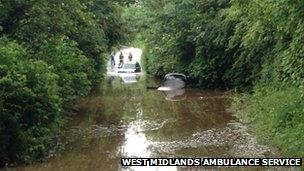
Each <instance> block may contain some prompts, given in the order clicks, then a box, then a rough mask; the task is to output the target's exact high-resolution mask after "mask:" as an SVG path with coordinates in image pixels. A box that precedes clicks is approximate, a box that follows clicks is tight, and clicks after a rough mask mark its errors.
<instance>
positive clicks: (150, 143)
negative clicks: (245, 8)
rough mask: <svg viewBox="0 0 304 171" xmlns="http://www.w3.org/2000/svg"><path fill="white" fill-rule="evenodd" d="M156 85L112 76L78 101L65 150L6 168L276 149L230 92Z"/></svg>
mask: <svg viewBox="0 0 304 171" xmlns="http://www.w3.org/2000/svg"><path fill="white" fill-rule="evenodd" d="M157 85H158V84H157V83H155V82H154V81H153V80H152V79H146V78H145V77H144V76H142V77H141V78H140V79H138V82H137V83H134V84H125V83H123V81H122V79H121V78H119V77H109V78H107V79H106V80H105V81H104V82H103V83H102V86H101V88H100V91H99V92H96V94H94V95H92V96H90V97H87V98H85V99H82V100H80V101H79V102H78V103H77V105H76V107H77V109H78V111H79V115H78V116H76V117H75V119H73V120H71V121H70V122H69V123H68V125H69V126H68V127H67V128H66V130H65V131H63V132H62V135H60V136H59V142H58V148H62V149H65V150H63V151H62V152H61V153H59V154H58V155H56V156H53V157H50V158H49V159H47V160H46V161H45V162H43V163H40V164H36V165H31V166H27V167H17V168H13V169H7V170H22V171H23V170H24V171H32V170H33V171H34V170H35V171H36V170H38V171H39V170H46V171H53V170H105V171H112V170H113V171H117V170H123V171H129V170H130V171H131V170H153V171H158V170H166V171H168V170H187V168H176V167H163V168H161V167H159V168H158V167H151V168H148V167H146V168H144V167H133V168H121V166H120V158H121V157H265V156H266V157H267V156H271V155H272V153H271V150H270V149H269V148H267V147H266V146H263V145H260V144H258V142H257V140H256V139H255V137H254V136H252V135H251V134H249V133H248V131H247V129H246V127H245V126H244V125H242V124H240V123H239V122H237V120H236V118H235V117H233V115H232V113H231V112H230V110H229V106H230V100H229V98H228V95H227V94H226V93H224V92H215V91H203V90H198V89H186V90H185V91H184V92H183V93H181V92H177V96H178V98H176V97H175V96H174V93H173V94H165V93H163V92H160V91H157V90H154V89H147V87H149V86H157ZM205 169H206V168H198V167H196V168H195V170H205ZM192 170H193V169H192ZM226 170H231V169H228V168H226ZM233 170H235V168H234V169H233ZM243 170H244V169H243ZM250 170H252V169H250ZM255 170H259V169H255Z"/></svg>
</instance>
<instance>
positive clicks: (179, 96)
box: [164, 88, 187, 101]
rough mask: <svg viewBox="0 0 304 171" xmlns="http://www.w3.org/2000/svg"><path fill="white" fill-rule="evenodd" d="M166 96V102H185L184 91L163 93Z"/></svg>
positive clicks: (177, 90)
mask: <svg viewBox="0 0 304 171" xmlns="http://www.w3.org/2000/svg"><path fill="white" fill-rule="evenodd" d="M164 93H165V94H166V100H170V101H180V100H185V99H186V97H187V96H186V94H185V93H186V89H184V88H183V89H176V90H170V91H165V92H164Z"/></svg>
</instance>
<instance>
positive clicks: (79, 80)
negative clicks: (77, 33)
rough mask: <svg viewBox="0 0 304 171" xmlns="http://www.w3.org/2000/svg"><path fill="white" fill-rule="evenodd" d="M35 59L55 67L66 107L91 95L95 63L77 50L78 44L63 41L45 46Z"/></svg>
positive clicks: (35, 55) (42, 46)
mask: <svg viewBox="0 0 304 171" xmlns="http://www.w3.org/2000/svg"><path fill="white" fill-rule="evenodd" d="M34 58H37V59H40V60H43V61H45V62H47V63H48V64H49V65H52V66H53V67H54V71H55V73H56V74H58V76H59V79H58V86H59V91H60V96H61V97H63V100H64V102H65V104H66V105H68V104H69V103H70V102H72V101H73V100H75V99H76V98H78V97H82V96H85V95H87V94H88V93H89V91H90V89H91V80H92V77H94V69H93V64H92V63H93V62H92V60H90V59H88V58H86V56H84V55H83V53H82V51H80V50H79V49H78V48H77V43H75V42H73V41H69V40H61V41H59V42H57V44H50V43H47V44H43V45H41V47H40V49H39V52H38V53H36V54H34Z"/></svg>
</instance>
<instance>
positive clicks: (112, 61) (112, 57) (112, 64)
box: [111, 52, 115, 68]
mask: <svg viewBox="0 0 304 171" xmlns="http://www.w3.org/2000/svg"><path fill="white" fill-rule="evenodd" d="M114 66H115V58H114V52H112V54H111V67H112V68H113V67H114Z"/></svg>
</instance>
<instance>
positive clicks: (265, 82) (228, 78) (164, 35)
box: [124, 0, 304, 157]
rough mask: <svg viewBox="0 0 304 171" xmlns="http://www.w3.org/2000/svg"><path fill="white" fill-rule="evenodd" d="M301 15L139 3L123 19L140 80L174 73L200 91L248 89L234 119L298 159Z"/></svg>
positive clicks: (232, 2) (242, 3)
mask: <svg viewBox="0 0 304 171" xmlns="http://www.w3.org/2000/svg"><path fill="white" fill-rule="evenodd" d="M303 9H304V2H303V1H270V0H263V1H262V0H166V1H164V0H155V1H149V0H142V1H140V3H139V4H138V5H137V6H136V7H130V8H129V9H128V10H127V11H126V13H125V14H124V17H125V18H126V19H127V20H129V21H131V23H132V24H131V27H132V26H133V31H134V33H135V34H134V37H135V38H136V42H140V43H141V44H142V46H143V47H144V50H145V53H144V57H145V64H146V69H147V73H148V74H152V75H156V76H163V75H164V74H166V73H168V72H182V73H185V74H186V75H187V76H188V77H189V79H190V80H191V81H192V83H194V84H196V85H199V86H203V87H206V88H210V87H217V88H237V89H239V90H250V91H249V92H250V93H252V95H251V96H250V97H251V98H249V99H250V100H249V99H247V98H246V100H247V103H246V104H247V105H245V104H242V105H243V106H242V109H240V108H239V110H241V112H240V113H242V116H244V115H246V114H248V116H250V118H251V119H249V120H250V121H252V122H253V123H255V125H256V127H257V129H256V130H257V131H261V130H262V131H261V132H264V133H265V135H267V136H268V137H269V139H268V140H269V141H270V142H273V143H274V144H275V145H277V146H278V147H280V148H281V149H284V150H283V151H284V152H286V153H287V154H290V155H291V154H294V155H298V156H301V157H303V155H304V154H303V149H302V148H301V149H299V148H300V147H299V146H300V145H299V144H303V143H304V139H303V136H301V134H302V133H303V132H301V130H303V129H304V126H303V119H304V118H303V117H304V115H303V113H304V111H303V103H301V101H303V91H302V90H303V88H304V55H303V54H304V53H303V48H302V47H303V46H304V41H303V40H304V39H303V36H304V34H303V28H304V22H303V17H301V16H302V15H303ZM155 11H157V12H155ZM285 96H286V97H288V98H286V99H285V98H284V97H285ZM264 137H265V136H264ZM291 142H292V143H291ZM288 144H291V145H292V146H290V147H288V148H287V146H288ZM299 150H300V151H299ZM301 150H302V151H301Z"/></svg>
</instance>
